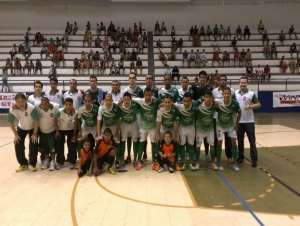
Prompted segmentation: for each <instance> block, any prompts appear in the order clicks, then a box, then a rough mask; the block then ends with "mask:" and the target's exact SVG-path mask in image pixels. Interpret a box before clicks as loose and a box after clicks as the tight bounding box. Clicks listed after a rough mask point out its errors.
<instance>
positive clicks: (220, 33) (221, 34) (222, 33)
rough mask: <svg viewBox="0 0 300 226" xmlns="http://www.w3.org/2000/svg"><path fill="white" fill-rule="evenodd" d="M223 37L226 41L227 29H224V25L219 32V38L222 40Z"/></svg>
mask: <svg viewBox="0 0 300 226" xmlns="http://www.w3.org/2000/svg"><path fill="white" fill-rule="evenodd" d="M222 36H223V40H225V28H223V25H221V26H220V30H219V37H220V40H221V38H222Z"/></svg>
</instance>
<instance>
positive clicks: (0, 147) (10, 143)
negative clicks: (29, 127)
mask: <svg viewBox="0 0 300 226" xmlns="http://www.w3.org/2000/svg"><path fill="white" fill-rule="evenodd" d="M11 143H13V141H11V142H9V143H6V144H3V145H1V146H0V148H2V147H4V146H6V145H8V144H11Z"/></svg>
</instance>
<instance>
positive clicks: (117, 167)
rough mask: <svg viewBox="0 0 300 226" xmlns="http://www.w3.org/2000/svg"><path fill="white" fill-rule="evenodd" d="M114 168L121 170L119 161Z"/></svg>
mask: <svg viewBox="0 0 300 226" xmlns="http://www.w3.org/2000/svg"><path fill="white" fill-rule="evenodd" d="M115 166H116V169H120V168H121V166H120V163H119V161H116V163H115Z"/></svg>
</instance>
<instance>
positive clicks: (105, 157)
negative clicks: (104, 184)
mask: <svg viewBox="0 0 300 226" xmlns="http://www.w3.org/2000/svg"><path fill="white" fill-rule="evenodd" d="M111 150H113V149H110V150H109V151H108V152H106V153H105V154H104V155H103V156H101V157H100V158H98V159H97V167H98V169H99V170H102V169H103V164H104V163H105V162H108V157H109V154H110V151H111Z"/></svg>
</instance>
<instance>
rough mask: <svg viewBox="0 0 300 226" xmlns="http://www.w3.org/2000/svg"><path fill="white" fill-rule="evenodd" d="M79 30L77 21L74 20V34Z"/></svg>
mask: <svg viewBox="0 0 300 226" xmlns="http://www.w3.org/2000/svg"><path fill="white" fill-rule="evenodd" d="M77 31H78V26H77V23H76V22H74V27H73V35H75V34H76V32H77Z"/></svg>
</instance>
